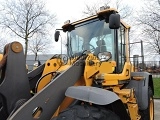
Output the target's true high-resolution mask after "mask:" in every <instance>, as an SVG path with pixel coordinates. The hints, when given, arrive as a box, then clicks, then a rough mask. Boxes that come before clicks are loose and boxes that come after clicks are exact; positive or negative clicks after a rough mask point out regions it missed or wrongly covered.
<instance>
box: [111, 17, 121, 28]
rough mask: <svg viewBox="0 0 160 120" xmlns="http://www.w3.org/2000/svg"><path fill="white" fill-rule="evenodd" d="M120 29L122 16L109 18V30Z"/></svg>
mask: <svg viewBox="0 0 160 120" xmlns="http://www.w3.org/2000/svg"><path fill="white" fill-rule="evenodd" d="M119 27H120V15H119V14H111V15H110V16H109V28H110V29H118V28H119Z"/></svg>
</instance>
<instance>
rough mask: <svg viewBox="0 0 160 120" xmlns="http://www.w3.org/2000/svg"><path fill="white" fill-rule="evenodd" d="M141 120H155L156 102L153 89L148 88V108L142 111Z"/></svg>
mask: <svg viewBox="0 0 160 120" xmlns="http://www.w3.org/2000/svg"><path fill="white" fill-rule="evenodd" d="M140 115H141V120H154V100H153V92H152V89H151V88H150V87H149V88H148V108H147V109H145V110H140Z"/></svg>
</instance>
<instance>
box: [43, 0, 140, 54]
mask: <svg viewBox="0 0 160 120" xmlns="http://www.w3.org/2000/svg"><path fill="white" fill-rule="evenodd" d="M111 1H113V0H111ZM122 1H123V2H125V3H126V4H128V5H130V6H131V7H134V8H136V10H137V9H138V8H139V7H140V0H122ZM45 2H46V7H47V9H48V10H49V11H50V12H51V13H53V14H56V15H57V22H58V23H57V25H56V26H55V28H61V26H62V25H63V23H64V22H65V21H66V20H71V22H74V21H76V20H79V19H82V18H84V16H83V14H82V11H83V10H84V8H85V5H86V4H87V5H93V4H94V3H99V4H101V5H103V4H102V3H105V0H56V1H54V0H45ZM111 7H112V6H111ZM53 46H54V53H60V51H61V48H60V47H61V45H60V41H59V42H58V43H55V42H54V41H53ZM64 48H65V47H64V46H63V52H64V51H65V49H64Z"/></svg>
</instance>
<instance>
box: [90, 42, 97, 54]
mask: <svg viewBox="0 0 160 120" xmlns="http://www.w3.org/2000/svg"><path fill="white" fill-rule="evenodd" d="M89 49H90V52H91V53H94V52H95V50H96V48H95V47H94V46H93V45H91V44H89Z"/></svg>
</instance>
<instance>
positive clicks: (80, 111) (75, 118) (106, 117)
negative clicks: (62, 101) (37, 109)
mask: <svg viewBox="0 0 160 120" xmlns="http://www.w3.org/2000/svg"><path fill="white" fill-rule="evenodd" d="M56 120H120V118H119V117H118V116H117V115H116V114H115V113H113V112H112V111H111V110H106V109H105V108H103V107H94V106H92V105H89V104H84V105H74V106H71V107H69V108H67V109H66V110H64V111H62V112H61V113H60V114H59V116H58V117H57V118H56Z"/></svg>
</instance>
